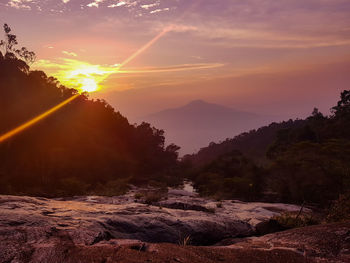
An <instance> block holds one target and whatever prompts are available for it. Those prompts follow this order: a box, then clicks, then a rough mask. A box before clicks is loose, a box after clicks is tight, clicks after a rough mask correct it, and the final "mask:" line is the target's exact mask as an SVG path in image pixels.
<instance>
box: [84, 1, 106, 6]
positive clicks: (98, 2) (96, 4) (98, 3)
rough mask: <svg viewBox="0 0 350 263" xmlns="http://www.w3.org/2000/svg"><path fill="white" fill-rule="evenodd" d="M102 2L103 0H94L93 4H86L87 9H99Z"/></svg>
mask: <svg viewBox="0 0 350 263" xmlns="http://www.w3.org/2000/svg"><path fill="white" fill-rule="evenodd" d="M102 2H104V0H95V1H94V2H91V3H90V4H87V5H86V6H88V7H99V5H100V3H102Z"/></svg>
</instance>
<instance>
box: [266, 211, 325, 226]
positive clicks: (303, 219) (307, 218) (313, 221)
mask: <svg viewBox="0 0 350 263" xmlns="http://www.w3.org/2000/svg"><path fill="white" fill-rule="evenodd" d="M272 219H274V220H276V221H277V222H278V223H279V224H280V225H281V226H282V227H284V228H295V227H303V226H311V225H317V224H319V223H320V221H319V220H318V219H317V218H316V217H314V216H313V215H312V214H296V213H291V212H286V213H282V214H280V215H278V216H274V217H273V218H272Z"/></svg>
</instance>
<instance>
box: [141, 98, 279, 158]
mask: <svg viewBox="0 0 350 263" xmlns="http://www.w3.org/2000/svg"><path fill="white" fill-rule="evenodd" d="M272 119H273V118H272V117H270V116H261V115H258V114H255V113H250V112H245V111H239V110H235V109H232V108H229V107H225V106H222V105H218V104H213V103H208V102H205V101H203V100H195V101H191V102H190V103H188V104H187V105H184V106H182V107H178V108H173V109H166V110H163V111H160V112H156V113H153V114H150V115H147V116H144V117H142V118H139V119H138V122H142V121H146V122H149V123H151V124H152V125H155V126H156V127H160V128H161V129H163V130H164V131H165V134H166V138H167V141H168V142H173V143H175V144H177V145H179V146H181V149H182V150H181V154H185V153H193V152H195V151H198V150H199V149H200V147H203V146H205V145H208V144H209V143H210V142H212V141H219V140H223V139H225V138H228V137H232V136H235V135H238V134H240V133H242V132H244V131H247V130H250V129H253V128H257V127H259V126H261V125H263V124H266V123H269V122H270V121H271V120H272Z"/></svg>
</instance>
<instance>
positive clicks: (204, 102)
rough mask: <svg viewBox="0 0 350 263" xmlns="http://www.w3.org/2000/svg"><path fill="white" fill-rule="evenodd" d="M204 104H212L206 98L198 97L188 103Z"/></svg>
mask: <svg viewBox="0 0 350 263" xmlns="http://www.w3.org/2000/svg"><path fill="white" fill-rule="evenodd" d="M202 104H210V103H208V102H206V101H204V100H201V99H198V100H192V101H190V102H189V103H187V105H202Z"/></svg>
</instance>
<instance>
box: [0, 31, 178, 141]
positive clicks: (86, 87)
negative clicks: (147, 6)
mask: <svg viewBox="0 0 350 263" xmlns="http://www.w3.org/2000/svg"><path fill="white" fill-rule="evenodd" d="M170 30H171V29H170V27H169V28H166V29H164V30H163V31H162V32H160V33H159V34H158V35H157V36H155V37H154V38H153V39H151V40H150V41H149V42H148V43H146V44H145V45H144V46H142V47H141V48H140V49H138V50H137V51H136V52H135V53H133V54H132V55H131V56H130V57H128V58H127V59H126V60H125V61H124V62H123V63H122V64H120V65H118V67H117V69H116V72H117V71H119V70H120V69H121V68H122V67H123V66H125V65H126V64H127V63H129V62H130V61H132V60H133V59H135V58H136V57H137V56H138V55H140V54H141V53H142V52H144V51H145V50H147V49H148V48H149V47H151V46H152V45H153V44H154V43H155V42H157V41H158V40H159V39H160V38H161V37H162V36H164V35H165V34H166V33H167V32H169V31H170ZM107 73H110V72H103V71H101V70H99V69H98V68H96V67H86V66H85V67H80V68H78V69H76V70H75V71H70V72H68V73H67V74H70V75H71V76H81V77H80V81H79V84H80V89H81V90H82V91H86V92H94V91H96V90H98V82H97V81H96V78H95V77H93V75H94V74H95V75H96V74H100V75H103V74H107ZM78 96H79V94H76V95H73V96H72V97H70V98H68V99H66V100H65V101H63V102H61V103H60V104H58V105H56V106H54V107H53V108H51V109H49V110H47V111H46V112H44V113H42V114H40V115H39V116H37V117H35V118H33V119H31V120H29V121H27V122H26V123H24V124H22V125H20V126H18V127H17V128H15V129H13V130H11V131H9V132H7V133H5V134H3V135H1V136H0V143H2V142H4V141H5V140H7V139H9V138H11V137H12V136H14V135H16V134H18V133H20V132H21V131H23V130H25V129H27V128H29V127H31V126H32V125H34V124H36V123H37V122H39V121H41V120H42V119H44V118H46V117H47V116H49V115H51V114H52V113H54V112H55V111H57V110H59V109H60V108H62V107H63V106H65V105H67V104H68V103H69V102H71V101H72V100H74V99H75V98H77V97H78Z"/></svg>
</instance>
